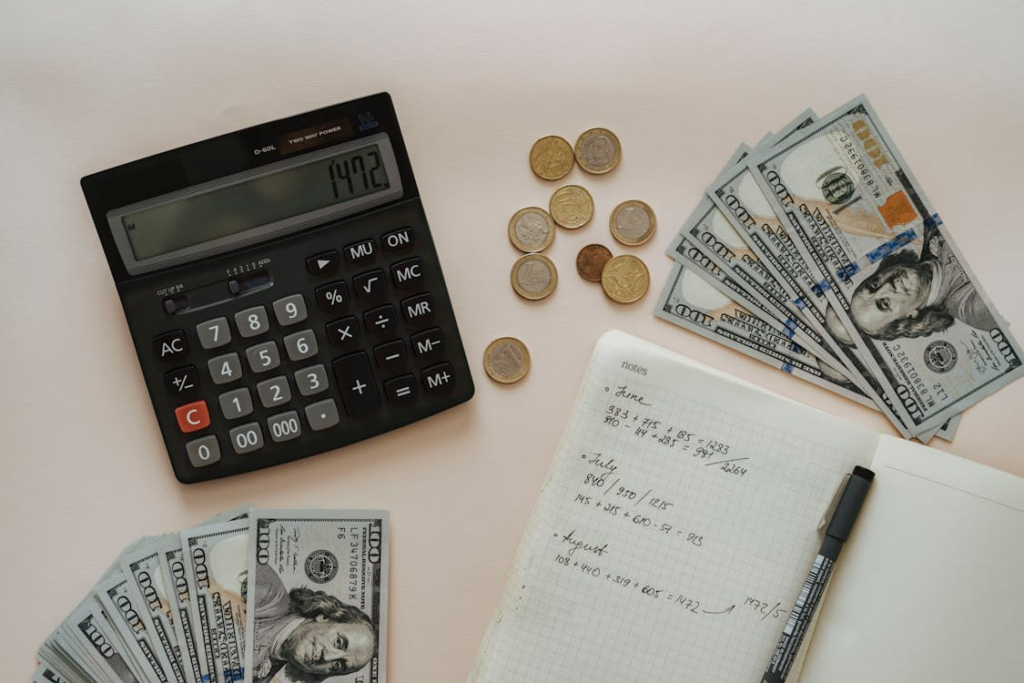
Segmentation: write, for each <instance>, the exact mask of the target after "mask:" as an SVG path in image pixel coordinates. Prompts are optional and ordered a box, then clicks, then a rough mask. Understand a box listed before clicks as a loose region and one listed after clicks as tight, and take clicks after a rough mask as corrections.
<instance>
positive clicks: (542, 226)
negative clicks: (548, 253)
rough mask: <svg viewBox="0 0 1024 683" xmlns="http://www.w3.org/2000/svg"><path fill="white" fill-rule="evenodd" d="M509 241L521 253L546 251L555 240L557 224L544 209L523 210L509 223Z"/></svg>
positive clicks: (530, 208)
mask: <svg viewBox="0 0 1024 683" xmlns="http://www.w3.org/2000/svg"><path fill="white" fill-rule="evenodd" d="M508 239H509V241H510V242H512V245H513V246H514V247H515V248H516V249H518V250H519V251H524V252H526V253H527V254H532V253H534V252H538V251H544V250H545V249H547V248H548V247H549V246H551V243H552V242H553V241H554V239H555V223H554V221H552V220H551V216H549V215H548V212H547V211H545V210H544V209H539V208H537V207H536V206H531V207H528V208H525V209H521V210H519V211H517V212H516V215H514V216H512V220H510V221H509V222H508Z"/></svg>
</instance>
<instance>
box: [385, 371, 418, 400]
mask: <svg viewBox="0 0 1024 683" xmlns="http://www.w3.org/2000/svg"><path fill="white" fill-rule="evenodd" d="M417 393H418V389H417V387H416V378H415V377H413V376H412V375H402V376H401V377H396V378H394V379H389V380H388V381H387V382H384V395H385V396H387V397H388V403H391V404H393V405H407V404H409V403H414V402H415V401H416V394H417Z"/></svg>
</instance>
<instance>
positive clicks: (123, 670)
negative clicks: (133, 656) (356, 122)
mask: <svg viewBox="0 0 1024 683" xmlns="http://www.w3.org/2000/svg"><path fill="white" fill-rule="evenodd" d="M70 622H71V624H72V626H73V628H74V629H75V630H76V631H77V633H76V634H75V635H76V638H77V640H78V642H79V643H81V644H82V645H83V646H85V647H87V648H91V649H92V657H91V661H92V662H94V663H97V664H98V666H97V668H98V670H99V673H100V674H101V675H102V676H103V677H104V679H106V680H110V681H118V682H120V683H142V682H141V681H140V680H139V678H138V677H137V676H136V675H135V672H134V671H133V670H132V666H131V665H130V664H129V662H128V659H127V654H126V653H125V652H124V651H123V649H122V647H121V643H120V639H119V638H117V637H116V636H115V635H114V634H113V633H112V630H111V628H110V625H109V624H108V623H107V622H106V620H105V619H104V618H103V617H102V615H100V614H99V610H98V609H94V608H92V607H90V606H89V605H88V604H87V603H86V604H83V605H81V606H79V608H78V609H76V610H75V612H74V613H72V615H71V617H70Z"/></svg>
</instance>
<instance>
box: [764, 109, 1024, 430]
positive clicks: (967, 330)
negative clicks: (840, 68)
mask: <svg viewBox="0 0 1024 683" xmlns="http://www.w3.org/2000/svg"><path fill="white" fill-rule="evenodd" d="M748 167H749V168H750V170H751V172H752V174H753V175H754V178H755V180H756V181H757V183H758V185H760V186H761V189H762V190H763V191H764V193H765V196H766V197H767V198H768V200H769V202H770V203H771V204H772V208H773V209H774V210H775V212H776V213H777V214H778V215H779V216H780V217H785V218H786V219H787V220H788V221H789V222H790V224H791V225H792V226H793V229H794V232H795V234H796V237H797V239H796V240H795V242H796V245H797V247H798V248H799V250H800V253H801V255H802V256H803V258H804V260H805V261H806V262H807V264H808V265H809V267H810V268H811V269H812V272H814V274H815V276H816V277H818V278H820V282H819V284H820V286H821V288H822V289H823V290H824V291H825V295H826V297H827V299H828V303H829V309H828V313H827V325H828V328H829V332H830V333H831V334H832V336H833V337H834V338H835V339H836V340H837V341H839V342H841V343H845V344H848V345H850V346H855V347H856V348H858V349H860V350H861V351H862V352H863V356H864V358H865V360H866V361H867V363H868V364H869V366H870V368H869V369H870V370H871V371H872V374H874V375H875V377H876V379H877V380H878V381H879V382H881V383H882V384H883V386H884V387H885V388H886V389H887V391H889V392H891V393H890V395H891V396H893V397H895V398H896V400H895V401H894V407H895V408H896V410H898V411H899V412H900V414H901V417H902V418H903V421H904V422H905V424H906V425H908V426H909V428H910V430H911V432H912V434H914V435H918V434H921V433H923V432H926V431H927V430H929V429H931V428H934V427H937V426H939V425H940V424H942V422H943V421H944V420H946V419H947V418H949V417H952V416H953V415H956V414H957V413H960V412H962V411H964V410H965V409H967V408H968V407H970V406H971V405H973V404H974V403H977V402H978V401H979V400H981V399H982V398H984V397H985V396H988V395H989V394H991V393H993V392H995V391H996V390H997V389H999V388H1000V387H1003V386H1005V385H1006V384H1008V383H1010V382H1011V381H1013V380H1014V379H1016V378H1018V377H1020V376H1021V375H1022V374H1024V366H1022V363H1021V358H1022V353H1021V349H1020V346H1019V345H1018V344H1017V342H1016V341H1015V340H1014V339H1013V338H1012V337H1011V336H1010V334H1009V330H1008V327H1007V325H1006V323H1005V321H1004V320H1003V319H1002V318H1001V317H1000V316H999V314H998V313H997V312H996V309H995V307H994V306H993V305H992V303H991V301H990V300H989V298H988V297H987V296H986V295H985V293H984V292H983V291H982V289H981V286H980V285H979V284H978V280H977V278H976V277H975V275H974V273H973V272H971V270H970V268H969V267H968V266H967V263H966V261H965V260H964V259H963V256H962V255H961V253H960V251H959V249H958V248H957V247H956V245H955V244H954V243H953V240H952V238H951V237H950V235H949V233H948V231H947V229H946V228H945V226H944V225H943V224H942V221H941V220H940V219H939V217H938V214H937V213H936V212H935V210H934V208H933V207H932V206H931V204H930V202H929V201H928V200H927V198H926V197H925V194H924V192H923V191H922V190H921V187H920V185H919V184H918V183H917V181H916V179H915V178H914V176H913V174H912V173H911V172H910V170H909V169H908V168H907V165H906V163H905V162H904V161H903V158H902V156H901V155H900V153H899V150H897V149H896V146H895V144H894V143H893V142H892V139H891V138H890V136H889V134H888V133H887V132H886V130H885V128H884V127H883V126H882V124H881V122H880V121H879V118H878V115H877V114H876V113H875V111H874V110H873V109H872V107H871V105H870V104H869V103H868V101H867V99H866V98H864V97H860V98H857V99H855V100H854V101H852V102H851V103H849V104H847V105H845V106H843V107H841V108H839V109H838V110H837V111H835V112H833V113H832V114H829V115H828V116H825V117H822V119H821V120H820V121H819V122H817V123H815V124H814V125H813V126H811V127H810V128H808V129H807V130H806V132H804V133H802V134H801V135H799V136H795V137H794V138H792V139H790V140H787V141H786V142H784V143H783V144H781V145H779V146H777V147H775V148H772V149H771V150H769V151H766V152H764V153H762V154H760V155H755V156H754V157H753V158H751V159H750V160H749V163H748Z"/></svg>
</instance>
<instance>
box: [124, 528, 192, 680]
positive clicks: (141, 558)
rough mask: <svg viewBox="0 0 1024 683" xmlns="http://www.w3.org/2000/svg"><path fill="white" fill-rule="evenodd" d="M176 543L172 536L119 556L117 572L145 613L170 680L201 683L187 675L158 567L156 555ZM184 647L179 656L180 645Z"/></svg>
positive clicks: (185, 658)
mask: <svg viewBox="0 0 1024 683" xmlns="http://www.w3.org/2000/svg"><path fill="white" fill-rule="evenodd" d="M178 543H180V539H179V538H178V537H177V535H175V534H167V535H165V536H162V537H158V538H155V539H152V540H151V541H150V542H149V543H147V544H145V545H143V546H142V547H140V548H138V549H136V550H133V551H130V552H128V553H125V554H123V555H122V556H121V561H120V564H121V571H122V572H124V575H125V576H127V577H128V578H129V579H130V581H129V583H130V584H131V587H132V590H133V591H134V592H135V594H136V598H137V599H138V601H139V602H140V603H141V604H142V605H144V606H145V607H146V608H147V610H148V617H149V623H151V624H152V625H153V630H154V633H155V634H156V640H157V642H158V643H159V645H160V647H161V648H163V651H164V654H165V658H166V659H167V661H168V662H169V663H170V667H171V671H172V673H173V679H174V680H175V681H177V682H178V683H202V682H201V680H199V679H196V678H195V677H194V676H193V674H192V671H191V667H192V663H191V660H189V659H188V657H190V655H191V653H190V652H189V651H188V647H187V645H188V641H186V640H185V638H184V634H183V633H181V626H182V625H181V624H180V623H176V621H175V618H174V607H173V604H172V598H171V596H170V594H169V592H168V588H169V587H170V584H169V583H168V581H167V578H168V577H167V576H166V575H165V574H164V571H163V568H162V566H161V564H160V554H161V553H162V552H164V551H166V550H167V549H168V548H172V547H174V546H175V545H177V544H178ZM183 641H184V642H185V643H186V649H185V652H184V653H182V650H181V643H182V642H183Z"/></svg>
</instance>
